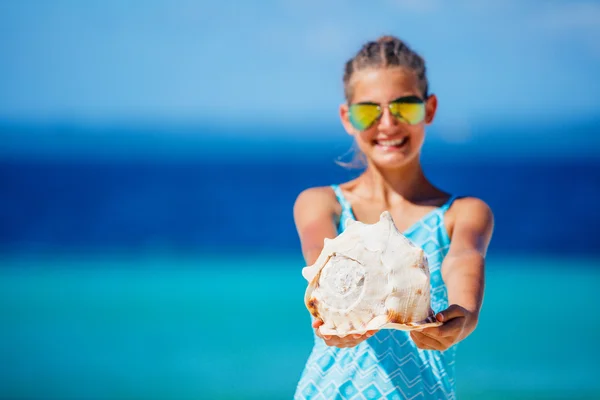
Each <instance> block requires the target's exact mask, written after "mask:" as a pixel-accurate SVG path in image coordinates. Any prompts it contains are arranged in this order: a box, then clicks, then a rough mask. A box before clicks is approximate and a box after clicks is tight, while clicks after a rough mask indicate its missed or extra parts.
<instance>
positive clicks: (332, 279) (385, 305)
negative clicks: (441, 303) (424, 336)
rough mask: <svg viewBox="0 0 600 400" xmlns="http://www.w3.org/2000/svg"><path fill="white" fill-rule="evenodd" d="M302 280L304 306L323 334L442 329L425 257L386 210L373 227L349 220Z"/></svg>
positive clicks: (328, 243) (328, 241) (328, 242)
mask: <svg viewBox="0 0 600 400" xmlns="http://www.w3.org/2000/svg"><path fill="white" fill-rule="evenodd" d="M302 275H303V277H304V278H305V279H306V280H307V281H308V287H307V289H306V292H305V295H304V303H305V305H306V307H307V308H308V310H309V312H310V313H311V314H312V316H314V317H315V318H320V319H321V320H323V325H321V326H320V327H319V330H320V332H321V334H323V335H337V336H341V337H343V336H346V335H350V334H362V333H365V332H366V331H368V330H379V329H399V330H406V331H408V330H414V329H422V328H425V327H430V326H439V325H441V324H442V323H441V322H438V321H437V320H436V319H435V314H434V312H433V310H432V309H431V298H430V282H429V279H430V275H429V266H428V262H427V257H426V256H425V253H424V251H423V249H421V248H420V247H418V246H416V245H415V244H413V243H412V242H411V241H410V240H409V239H408V238H407V237H406V236H404V235H402V233H400V232H399V231H398V229H397V228H396V226H395V225H394V221H393V219H392V216H391V214H390V213H389V212H388V211H385V212H383V213H382V214H381V216H380V218H379V221H378V222H377V223H375V224H365V223H362V222H359V221H355V220H353V219H348V220H347V222H346V229H345V230H344V231H343V232H342V233H341V234H339V235H338V236H337V237H336V238H334V239H325V243H324V247H323V250H322V251H321V254H320V255H319V258H318V259H317V260H316V261H315V263H314V264H313V265H310V266H307V267H305V268H303V269H302Z"/></svg>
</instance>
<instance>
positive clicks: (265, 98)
mask: <svg viewBox="0 0 600 400" xmlns="http://www.w3.org/2000/svg"><path fill="white" fill-rule="evenodd" d="M382 34H393V35H397V36H399V37H400V38H402V39H404V40H405V41H406V42H407V43H408V44H409V45H410V46H411V47H413V48H414V49H415V50H416V51H418V52H419V53H420V54H422V55H423V56H424V58H425V60H426V62H427V66H428V71H429V80H430V83H431V87H432V91H433V92H434V93H436V94H437V95H438V97H439V101H440V108H439V112H438V116H437V120H438V121H439V124H441V126H448V127H453V128H454V130H452V129H450V131H453V132H456V135H459V136H460V131H461V130H463V129H462V128H463V127H468V126H470V124H475V123H481V122H482V121H483V122H486V121H500V122H506V121H520V122H530V123H537V122H547V121H563V122H564V121H571V122H573V123H577V122H578V121H585V120H588V119H590V118H596V117H598V116H600V100H599V96H598V92H600V78H599V76H600V74H599V71H600V40H599V39H600V1H589V0H587V1H586V0H563V1H556V0H503V1H491V0H490V1H485V0H456V1H447V0H379V1H370V2H367V1H361V2H359V1H352V0H329V1H318V0H304V1H292V0H278V1H276V0H260V1H259V0H255V1H250V0H237V1H227V2H225V1H202V0H200V1H199V0H196V1H188V0H173V1H158V0H138V1H135V0H103V1H96V0H89V1H81V0H71V1H68V0H53V1H47V0H39V1H33V0H20V1H8V0H4V1H3V0H0V88H1V89H0V121H7V120H8V121H26V122H27V121H50V122H51V121H79V122H82V123H89V124H106V123H113V124H114V123H116V124H118V123H125V122H128V123H131V122H133V123H153V122H156V123H159V122H160V123H166V124H169V123H172V124H186V123H198V122H203V121H209V122H211V123H214V124H220V123H222V124H236V125H242V126H244V125H246V124H254V125H260V124H274V125H276V124H282V123H283V124H285V123H294V124H307V125H310V124H331V123H336V121H337V118H338V114H337V112H338V111H337V110H338V106H339V103H340V102H341V101H342V100H343V99H342V93H343V92H342V83H341V78H342V72H343V65H344V63H345V61H346V60H347V59H349V58H351V57H352V56H353V55H354V53H355V52H356V51H357V50H358V49H359V48H360V46H361V45H362V44H363V43H364V42H365V41H368V40H372V39H376V38H377V37H378V36H380V35H382ZM240 132H242V133H240V134H243V131H242V130H240Z"/></svg>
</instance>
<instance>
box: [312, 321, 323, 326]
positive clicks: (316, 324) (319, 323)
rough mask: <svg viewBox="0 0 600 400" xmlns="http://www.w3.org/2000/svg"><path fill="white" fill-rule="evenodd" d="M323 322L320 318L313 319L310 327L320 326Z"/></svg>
mask: <svg viewBox="0 0 600 400" xmlns="http://www.w3.org/2000/svg"><path fill="white" fill-rule="evenodd" d="M323 324H324V322H323V320H321V319H315V320H314V321H313V323H312V327H313V328H318V327H320V326H321V325H323Z"/></svg>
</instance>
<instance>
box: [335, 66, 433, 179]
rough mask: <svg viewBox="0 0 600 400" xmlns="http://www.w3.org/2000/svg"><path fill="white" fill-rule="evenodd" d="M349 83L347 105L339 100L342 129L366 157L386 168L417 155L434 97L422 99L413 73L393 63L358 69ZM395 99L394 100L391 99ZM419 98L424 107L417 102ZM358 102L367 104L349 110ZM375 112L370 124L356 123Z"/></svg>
mask: <svg viewBox="0 0 600 400" xmlns="http://www.w3.org/2000/svg"><path fill="white" fill-rule="evenodd" d="M351 84H352V85H353V87H352V88H353V90H352V93H353V95H352V99H350V105H348V104H342V106H341V107H340V116H341V119H342V123H343V124H344V127H345V129H346V131H347V132H348V133H349V134H350V135H352V136H354V138H355V140H356V143H357V145H358V147H359V148H360V150H361V151H362V152H363V153H364V154H365V156H366V157H367V159H368V160H370V161H371V162H372V163H374V164H375V165H377V166H378V167H381V168H388V169H389V168H398V167H402V166H404V165H406V164H408V163H409V162H411V161H412V160H414V159H415V158H417V157H418V156H419V153H420V151H421V147H422V146H423V142H424V139H425V125H427V124H429V123H431V122H432V121H433V117H434V115H435V111H436V107H437V99H436V97H435V96H434V95H431V96H429V98H428V99H424V98H423V94H422V93H421V91H420V90H419V85H418V80H417V77H416V75H415V74H414V73H413V72H412V71H409V70H405V69H402V68H397V67H392V68H378V69H368V70H363V71H359V72H357V73H355V75H354V76H353V79H352V82H351ZM396 100H398V102H396V103H393V102H394V101H396ZM420 100H423V103H424V107H421V106H420V105H419V104H418V102H419V101H420ZM415 102H417V103H415ZM358 103H362V104H365V103H366V104H367V106H366V107H365V106H360V107H362V109H360V110H359V112H355V110H353V111H352V113H351V112H350V106H352V105H354V106H352V107H353V108H355V109H356V107H357V104H358ZM390 103H392V107H391V109H392V110H391V111H390V107H388V105H389V104H390ZM377 106H379V107H377ZM392 111H394V113H392ZM378 112H381V115H380V116H379V118H378V119H376V120H375V121H374V122H372V123H371V124H364V125H366V126H360V123H357V120H359V121H358V122H363V121H367V122H369V121H372V120H373V118H374V117H375V116H376V115H378ZM394 114H396V115H394ZM357 116H358V117H357ZM359 128H360V130H359Z"/></svg>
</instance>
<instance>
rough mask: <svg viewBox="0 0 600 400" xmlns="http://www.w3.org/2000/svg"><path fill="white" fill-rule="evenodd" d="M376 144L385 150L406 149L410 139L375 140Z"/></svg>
mask: <svg viewBox="0 0 600 400" xmlns="http://www.w3.org/2000/svg"><path fill="white" fill-rule="evenodd" d="M374 143H375V145H376V146H377V147H379V148H381V149H383V150H395V149H400V148H402V147H404V146H405V145H406V143H408V137H407V136H405V137H403V138H401V139H394V140H374Z"/></svg>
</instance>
